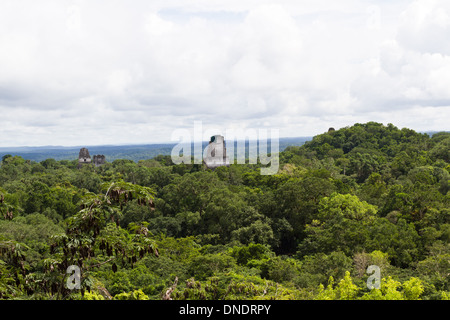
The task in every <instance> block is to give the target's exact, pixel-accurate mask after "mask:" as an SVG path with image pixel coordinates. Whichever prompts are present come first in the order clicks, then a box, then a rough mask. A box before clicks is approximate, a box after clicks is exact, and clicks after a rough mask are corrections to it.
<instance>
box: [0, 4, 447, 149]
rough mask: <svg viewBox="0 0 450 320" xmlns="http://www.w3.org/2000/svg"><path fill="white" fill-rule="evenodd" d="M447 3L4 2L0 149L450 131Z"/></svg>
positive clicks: (0, 31) (0, 32) (1, 17)
mask: <svg viewBox="0 0 450 320" xmlns="http://www.w3.org/2000/svg"><path fill="white" fill-rule="evenodd" d="M449 35H450V1H447V0H415V1H410V0H389V1H388V0H381V1H372V0H358V1H357V0H340V1H335V0H304V1H303V0H302V1H299V0H278V1H265V0H173V1H170V0H164V1H162V0H127V1H125V0H108V1H106V0H85V1H83V0H40V1H34V0H1V1H0V147H10V146H47V145H62V146H80V145H86V146H92V145H103V144H115V145H121V144H140V143H159V142H171V141H172V139H171V135H172V134H173V132H174V131H176V130H177V129H188V130H193V127H194V123H195V122H196V121H197V122H199V121H201V123H202V125H203V128H204V129H205V130H206V129H211V128H212V129H213V130H214V129H215V128H219V129H220V130H222V131H224V130H232V129H235V128H239V129H255V130H258V129H259V130H269V129H277V130H279V136H280V137H300V136H313V135H316V134H320V133H323V132H326V131H328V128H329V127H333V128H335V129H338V128H342V127H346V126H351V125H353V124H354V123H366V122H369V121H376V122H380V123H383V124H385V125H386V124H388V123H392V124H394V125H395V126H397V127H399V128H403V127H408V128H412V129H414V130H416V131H441V130H449V119H450V41H449Z"/></svg>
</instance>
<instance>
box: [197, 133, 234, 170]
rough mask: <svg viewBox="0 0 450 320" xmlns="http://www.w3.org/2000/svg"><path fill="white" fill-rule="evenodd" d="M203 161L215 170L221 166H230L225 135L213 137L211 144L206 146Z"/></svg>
mask: <svg viewBox="0 0 450 320" xmlns="http://www.w3.org/2000/svg"><path fill="white" fill-rule="evenodd" d="M203 162H204V163H205V165H206V167H207V168H208V169H213V170H214V169H215V168H217V167H221V166H227V167H228V166H230V161H229V159H228V157H227V148H226V145H225V139H224V137H223V136H221V135H215V136H212V137H211V139H210V141H209V144H208V146H207V147H206V156H205V157H204V159H203Z"/></svg>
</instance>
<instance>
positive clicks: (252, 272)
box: [0, 122, 450, 300]
mask: <svg viewBox="0 0 450 320" xmlns="http://www.w3.org/2000/svg"><path fill="white" fill-rule="evenodd" d="M449 143H450V135H449V133H437V134H435V135H433V136H432V137H430V136H428V135H426V134H420V133H417V132H414V131H413V130H410V129H406V128H404V129H398V128H396V127H395V126H393V125H392V124H388V125H386V126H385V125H383V124H380V123H375V122H369V123H366V124H355V125H354V126H351V127H346V128H342V129H339V130H330V131H329V132H326V133H323V134H320V135H318V136H316V137H314V138H313V139H312V140H311V141H309V142H307V143H305V145H303V146H290V147H287V148H285V150H284V151H282V152H281V153H280V170H279V171H278V173H276V174H274V175H269V176H266V175H261V174H260V170H259V169H260V165H259V164H255V165H253V164H245V165H238V164H232V165H231V166H229V167H219V168H217V169H216V170H207V169H206V167H205V166H202V165H197V164H195V165H193V164H182V165H174V164H173V163H172V161H171V159H170V156H165V155H160V156H157V157H154V158H153V159H139V160H140V161H138V162H137V163H136V162H134V161H132V160H130V158H132V157H133V155H130V156H129V157H128V156H127V157H124V158H122V159H116V160H114V161H113V162H112V163H107V164H105V165H103V166H100V167H94V166H83V167H82V168H81V169H78V168H77V162H76V160H74V161H68V160H59V161H58V160H55V159H56V158H55V159H53V158H50V159H45V160H44V161H42V162H41V163H37V162H34V161H29V160H26V159H24V158H22V157H20V156H17V155H4V156H3V157H2V161H1V166H0V299H85V300H102V299H108V300H109V299H115V300H130V299H132V300H141V299H162V298H170V299H340V300H341V299H342V300H348V299H356V300H357V299H374V300H376V299H386V300H399V299H402V300H418V299H438V300H439V299H443V300H444V299H448V298H449V296H450V281H449V274H448V270H449V269H450V264H449V263H450V262H449V261H450V244H449V243H450V194H449V191H450V164H449V150H450V148H449ZM70 265H74V266H78V267H80V269H81V279H80V280H81V288H80V289H79V290H78V289H74V290H71V289H69V288H68V287H67V286H66V280H67V279H68V276H69V274H68V273H67V272H66V271H67V267H68V266H70ZM371 265H376V266H378V267H379V268H380V272H381V276H382V278H381V288H380V289H372V290H370V289H368V288H367V285H366V280H367V279H368V277H369V275H368V274H367V268H368V267H369V266H371Z"/></svg>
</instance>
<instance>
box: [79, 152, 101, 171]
mask: <svg viewBox="0 0 450 320" xmlns="http://www.w3.org/2000/svg"><path fill="white" fill-rule="evenodd" d="M105 162H106V161H105V156H104V155H102V154H98V155H95V156H94V161H93V162H92V159H91V156H90V155H89V150H88V149H86V148H81V149H80V153H79V154H78V169H80V168H82V167H83V165H90V164H91V163H94V165H95V166H96V167H98V166H101V165H102V164H105Z"/></svg>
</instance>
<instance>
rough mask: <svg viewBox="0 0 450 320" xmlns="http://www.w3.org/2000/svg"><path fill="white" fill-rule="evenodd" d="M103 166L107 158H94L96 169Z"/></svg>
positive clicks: (98, 156) (99, 156)
mask: <svg viewBox="0 0 450 320" xmlns="http://www.w3.org/2000/svg"><path fill="white" fill-rule="evenodd" d="M102 164H105V156H104V155H102V154H97V155H95V156H94V165H95V166H96V167H98V166H101V165H102Z"/></svg>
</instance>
